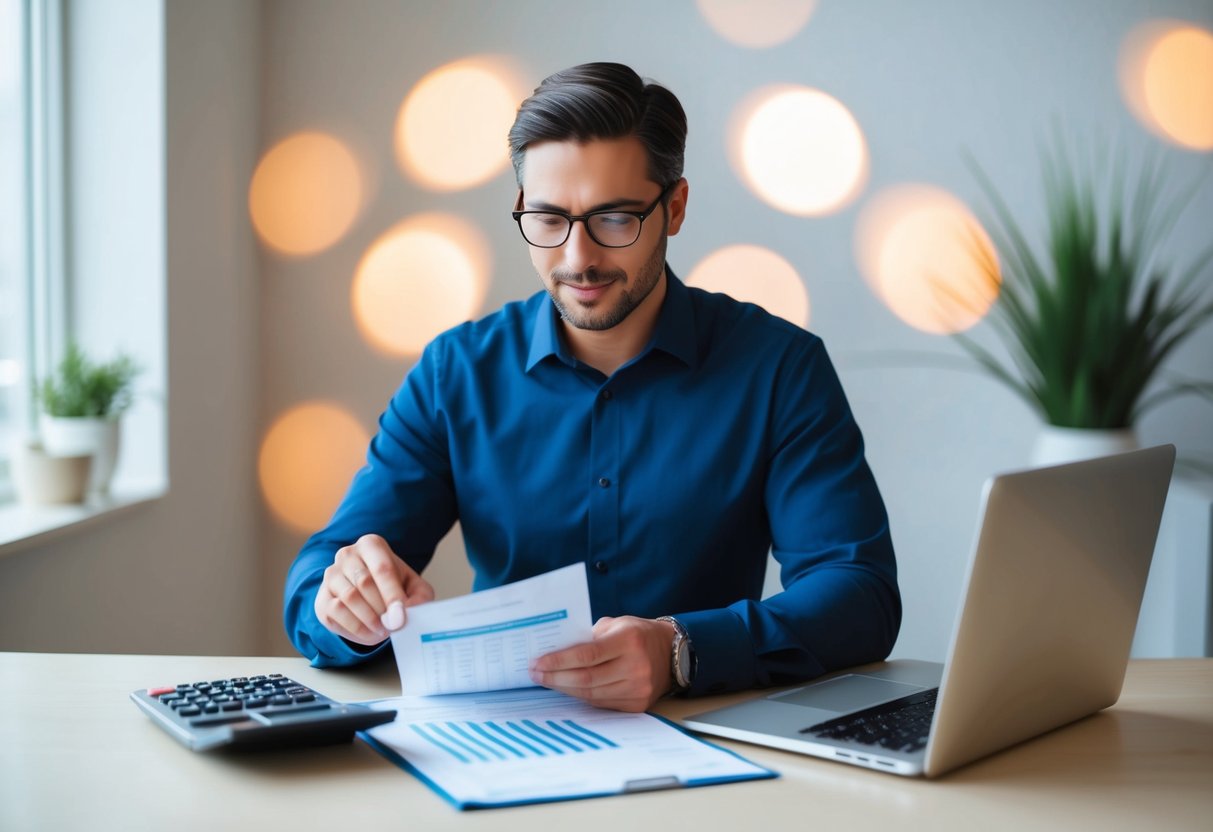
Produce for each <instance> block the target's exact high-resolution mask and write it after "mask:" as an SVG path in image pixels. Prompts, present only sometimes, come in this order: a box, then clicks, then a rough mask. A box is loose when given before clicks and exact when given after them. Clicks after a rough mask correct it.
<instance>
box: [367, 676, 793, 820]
mask: <svg viewBox="0 0 1213 832" xmlns="http://www.w3.org/2000/svg"><path fill="white" fill-rule="evenodd" d="M372 705H373V707H379V708H394V709H396V711H397V717H396V721H395V722H392V723H389V724H387V725H381V726H379V727H376V728H373V729H371V731H369V732H368V739H369V741H370V742H371V744H372V745H373V746H374V747H375V748H376V749H377V750H379V751H380V752H381V753H383V754H385V755H386V756H388V757H389V758H390V759H392V760H394V761H395V762H397V763H398V764H400V765H403V766H404V767H405V768H408V769H409V770H411V771H413V772H414V773H416V774H417V775H418V776H420V777H421V779H422V780H423V781H425V782H426V783H427V784H428V785H430V786H431V787H432V788H433V789H435V791H437V792H438V793H439V794H441V795H442V796H443V797H444V798H446V799H447V800H448V801H450V802H451V803H452V804H454V805H455V806H457V807H459V808H473V807H489V806H506V805H513V804H518V803H534V802H543V801H549V800H567V799H570V798H574V797H594V796H601V795H611V794H620V793H624V792H628V791H645V790H650V789H654V788H677V787H689V786H701V785H711V784H715V783H724V782H731V781H735V780H751V779H760V778H766V777H774V776H776V775H775V774H774V772H771V771H769V770H767V769H764V768H762V767H760V766H757V765H754V764H753V763H750V762H749V761H747V760H745V759H743V758H741V757H739V756H737V755H735V754H733V753H731V752H728V751H725V750H723V749H721V748H719V747H717V746H714V745H711V744H710V743H707V742H705V741H703V740H701V739H698V738H696V737H692V736H690V735H688V734H685V733H683V732H682V731H680V730H679V729H677V728H675V727H674V726H672V725H670V724H669V723H667V722H664V721H662V720H660V719H658V718H656V717H654V716H651V715H649V714H626V713H620V712H617V711H607V710H602V709H599V708H593V707H591V706H589V705H587V704H585V703H584V702H581V701H580V700H577V699H574V698H572V697H569V696H566V695H565V694H562V693H559V692H556V691H551V690H546V689H544V688H529V689H523V690H507V691H495V692H488V693H474V694H456V695H449V696H405V697H400V698H396V699H385V700H381V701H379V702H375V703H372Z"/></svg>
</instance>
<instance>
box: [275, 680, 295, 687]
mask: <svg viewBox="0 0 1213 832" xmlns="http://www.w3.org/2000/svg"><path fill="white" fill-rule="evenodd" d="M274 684H275V685H277V686H278V687H280V688H289V687H294V685H295V683H294V682H292V681H291V680H290V679H275V680H274Z"/></svg>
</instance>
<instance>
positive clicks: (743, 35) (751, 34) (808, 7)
mask: <svg viewBox="0 0 1213 832" xmlns="http://www.w3.org/2000/svg"><path fill="white" fill-rule="evenodd" d="M695 5H697V6H698V7H699V13H700V14H702V15H703V17H704V19H705V20H707V22H708V25H709V26H711V27H712V28H713V29H714V30H715V31H716V34H718V35H720V36H721V37H722V38H724V39H725V40H727V41H729V42H730V43H735V44H737V45H738V46H745V47H748V48H750V49H765V48H768V47H771V46H777V45H779V44H781V43H784V42H786V41H789V40H791V39H792V38H793V37H794V36H795V35H796V33H797V32H799V31H800V30H801V29H803V28H804V25H805V24H806V23H808V22H809V18H810V17H811V16H812V15H813V9H814V7H816V5H817V3H816V0H745V2H741V0H696V2H695Z"/></svg>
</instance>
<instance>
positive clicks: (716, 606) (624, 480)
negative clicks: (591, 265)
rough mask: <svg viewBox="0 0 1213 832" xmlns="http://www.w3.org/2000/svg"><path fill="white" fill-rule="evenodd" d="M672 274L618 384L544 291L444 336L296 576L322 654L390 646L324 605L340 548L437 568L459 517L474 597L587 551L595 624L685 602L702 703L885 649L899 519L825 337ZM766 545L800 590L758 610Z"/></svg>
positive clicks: (348, 656)
mask: <svg viewBox="0 0 1213 832" xmlns="http://www.w3.org/2000/svg"><path fill="white" fill-rule="evenodd" d="M666 273H667V275H668V279H667V291H666V297H665V299H664V302H663V305H662V308H661V311H660V314H659V316H658V321H657V324H656V328H655V331H654V333H653V337H652V339H651V340H650V342H649V344H648V345H647V346H646V347H645V349H644V350H643V351H642V352H641V353H640V355H638V356H637V357H636V358H634V359H633V360H631V361H629V362H628V363H627V364H625V365H624V366H622V367H620V368H619V369H618V370H617V371H616V372H615V373H614V374H613V375H612V376H610V377H609V378H608V377H606V376H604V375H603V374H602V373H601V372H599V371H598V370H595V369H593V368H592V367H589V366H587V365H585V364H583V363H581V362H579V361H578V360H577V359H575V358H574V357H573V355H572V354H571V353H570V351H569V348H568V346H567V345H566V343H565V342H564V340H563V338H562V337H561V335H560V325H559V319H558V317H557V313H556V311H555V308H554V306H553V304H552V302H551V300H550V299H549V298H548V295H547V294H546V292H538V293H536V294H535V295H534V296H533V297H531V298H530V299H528V300H526V301H520V302H515V303H510V304H507V305H506V306H505V307H503V308H502V309H501V310H500V311H498V312H496V313H495V314H492V315H489V316H488V317H486V318H483V319H481V320H479V321H475V322H471V323H466V324H463V325H461V326H458V327H455V328H454V329H452V330H450V331H448V332H446V333H443V334H442V335H440V336H438V337H437V338H436V339H434V341H433V342H432V343H431V344H430V345H429V346H428V347H427V348H426V350H425V352H424V353H423V354H422V356H421V359H420V360H419V362H418V363H417V365H416V366H415V367H414V368H413V369H412V370H411V371H410V372H409V373H408V375H407V376H406V377H405V379H404V382H403V384H402V386H401V387H400V389H399V390H398V391H397V392H396V394H395V396H393V397H392V400H391V401H390V402H389V404H388V406H387V410H386V411H385V412H384V414H383V415H382V417H381V418H380V420H379V432H378V434H377V435H376V436H375V438H374V439H373V440H372V442H371V445H370V448H369V450H368V452H367V464H366V466H365V467H363V468H362V469H361V470H360V471H359V472H358V474H357V475H356V476H355V477H354V480H353V483H352V484H351V486H350V489H349V492H348V493H347V494H346V496H345V499H344V500H343V501H342V503H341V505H340V507H339V508H338V509H337V511H336V513H335V514H334V516H333V519H332V520H331V521H330V523H329V524H328V526H327V527H326V528H324V529H323V530H321V531H320V532H318V533H316V534H315V535H313V536H312V537H311V538H310V539H309V540H308V541H307V543H306V544H305V545H304V547H303V549H302V551H301V552H300V553H299V556H298V558H297V559H296V560H295V563H294V564H293V565H292V567H291V569H290V572H289V574H288V576H287V581H286V593H285V601H286V603H285V621H286V629H287V633H288V634H289V636H290V638H291V640H292V641H293V643H294V644H295V646H296V647H297V648H298V649H299V651H300V652H301V653H302V654H303V655H305V656H307V657H309V658H311V659H312V663H313V664H314V665H316V666H320V667H323V666H331V665H348V664H353V663H355V662H359V661H363V660H365V659H366V658H367V657H368V656H369V655H374V653H376V652H378V650H371V651H370V652H367V648H362V649H356V648H355V647H354V646H352V645H351V644H350V643H348V642H346V641H345V640H344V639H342V638H340V637H339V636H337V635H335V634H334V633H332V632H330V631H329V630H328V629H326V628H325V627H324V626H323V625H322V624H321V623H320V622H319V620H318V619H317V617H316V613H315V611H314V608H313V604H314V601H315V597H316V592H317V589H318V588H319V586H320V583H321V580H322V578H323V572H324V569H325V568H326V567H327V566H328V565H329V564H331V563H332V562H333V558H334V554H335V552H336V551H337V549H339V548H341V547H342V546H345V545H348V544H350V543H352V542H353V541H355V540H357V539H358V538H359V537H360V536H362V535H363V534H368V533H376V534H379V535H382V536H383V537H384V538H385V539H386V540H387V542H388V544H389V545H390V546H391V547H392V550H393V551H394V552H396V553H397V554H398V555H399V556H400V557H401V558H403V559H404V560H405V561H406V562H407V563H408V564H409V565H410V566H412V567H413V568H414V569H416V570H417V571H419V572H420V571H421V570H423V569H424V568H425V566H426V564H428V563H429V561H430V558H431V557H432V556H433V553H434V548H435V546H436V545H437V543H438V541H439V540H440V539H441V538H442V537H443V535H445V534H446V533H447V531H448V530H449V529H450V528H451V526H452V524H454V522H455V521H456V520H458V521H460V523H461V524H462V531H463V539H464V543H465V545H466V547H467V556H468V560H469V561H470V563H471V565H472V567H473V569H474V571H475V576H476V577H475V588H476V589H485V588H488V587H494V586H499V585H501V584H505V583H510V582H513V581H517V580H520V579H522V578H527V577H530V576H532V575H537V574H540V573H542V572H546V571H548V570H551V569H555V568H557V567H560V566H566V565H568V564H573V563H578V562H583V563H585V564H586V565H587V572H588V575H589V585H590V602H591V606H592V608H593V614H594V617H595V618H598V617H600V616H607V615H609V616H619V615H637V616H642V617H644V618H655V617H657V616H660V615H673V616H675V617H676V618H677V619H678V620H679V621H680V622H681V623H682V624H683V626H684V627H685V628H686V630H687V633H688V634H689V636H690V637H691V639H692V642H693V644H694V649H695V653H696V657H697V661H698V667H697V672H696V676H695V680H694V684H693V686H692V688H691V693H692V694H696V693H714V692H718V691H724V690H733V689H741V688H749V687H754V686H760V685H773V684H781V683H790V682H794V681H799V680H802V679H806V678H810V677H813V676H817V675H819V674H821V673H824V672H827V671H830V670H833V669H836V668H840V667H847V666H851V665H855V664H860V663H863V662H868V661H876V660H879V659H882V658H884V657H885V656H887V655H888V653H889V651H890V650H891V649H892V647H893V643H894V641H895V640H896V637H897V631H898V628H899V627H900V623H901V600H900V596H899V594H898V589H897V576H896V564H895V562H894V558H893V546H892V542H891V539H890V536H889V525H888V517H887V515H886V513H885V508H884V503H883V502H882V500H881V497H880V493H879V491H878V490H877V487H876V482H875V480H874V479H873V477H872V473H871V471H870V469H869V468H868V465H867V462H866V461H865V459H864V452H863V439H862V437H861V435H860V432H859V428H858V426H857V425H856V424H855V420H854V418H853V417H852V415H851V411H850V408H849V406H848V405H847V401H846V398H845V396H844V395H843V391H842V387H841V385H840V384H839V381H838V377H837V375H836V374H835V372H834V368H833V366H832V365H831V363H830V360H829V358H828V357H827V355H826V351H825V347H824V346H823V345H822V342H821V339H819V338H818V337H817V336H815V335H812V334H810V333H808V332H806V331H805V330H803V329H800V328H798V327H796V326H793V325H792V324H790V323H788V322H786V321H784V320H782V319H780V318H776V317H774V316H772V315H770V314H768V313H767V312H765V311H764V310H763V309H761V308H760V307H758V306H755V305H753V304H747V303H739V302H737V301H735V300H733V299H732V298H730V297H728V296H727V295H722V294H709V293H708V292H704V291H702V290H699V289H694V288H689V287H687V286H685V285H683V284H682V283H681V282H680V281H679V280H678V279H677V278H676V277H674V276H673V273H672V272H670V271H669V270H668V269H667V272H666ZM768 551H772V552H773V554H774V556H775V558H776V560H778V562H779V564H780V566H781V573H780V575H781V578H782V582H783V587H784V590H783V592H781V593H779V594H777V595H774V596H772V597H770V598H767V599H766V600H764V601H760V600H759V598H760V597H761V593H762V586H763V576H764V574H765V569H766V562H767V552H768ZM385 645H386V643H385ZM379 649H380V650H381V649H383V646H381V647H380V648H379Z"/></svg>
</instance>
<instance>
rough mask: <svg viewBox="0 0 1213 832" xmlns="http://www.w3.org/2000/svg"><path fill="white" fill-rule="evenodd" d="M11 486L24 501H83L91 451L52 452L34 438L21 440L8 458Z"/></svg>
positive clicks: (34, 503)
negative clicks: (75, 453) (49, 452)
mask: <svg viewBox="0 0 1213 832" xmlns="http://www.w3.org/2000/svg"><path fill="white" fill-rule="evenodd" d="M10 460H11V462H12V466H13V487H14V489H15V490H16V492H17V501H18V502H19V503H22V504H23V505H56V504H59V503H82V502H84V497H85V492H86V491H87V490H88V484H89V474H90V472H91V471H92V465H93V457H92V454H78V455H74V456H52V455H50V454H48V453H47V452H46V451H45V449H43V447H42V445H40V444H39V443H37V442H20V443H18V444H17V445H16V446H15V447H14V448H13V454H12V457H11V458H10Z"/></svg>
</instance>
